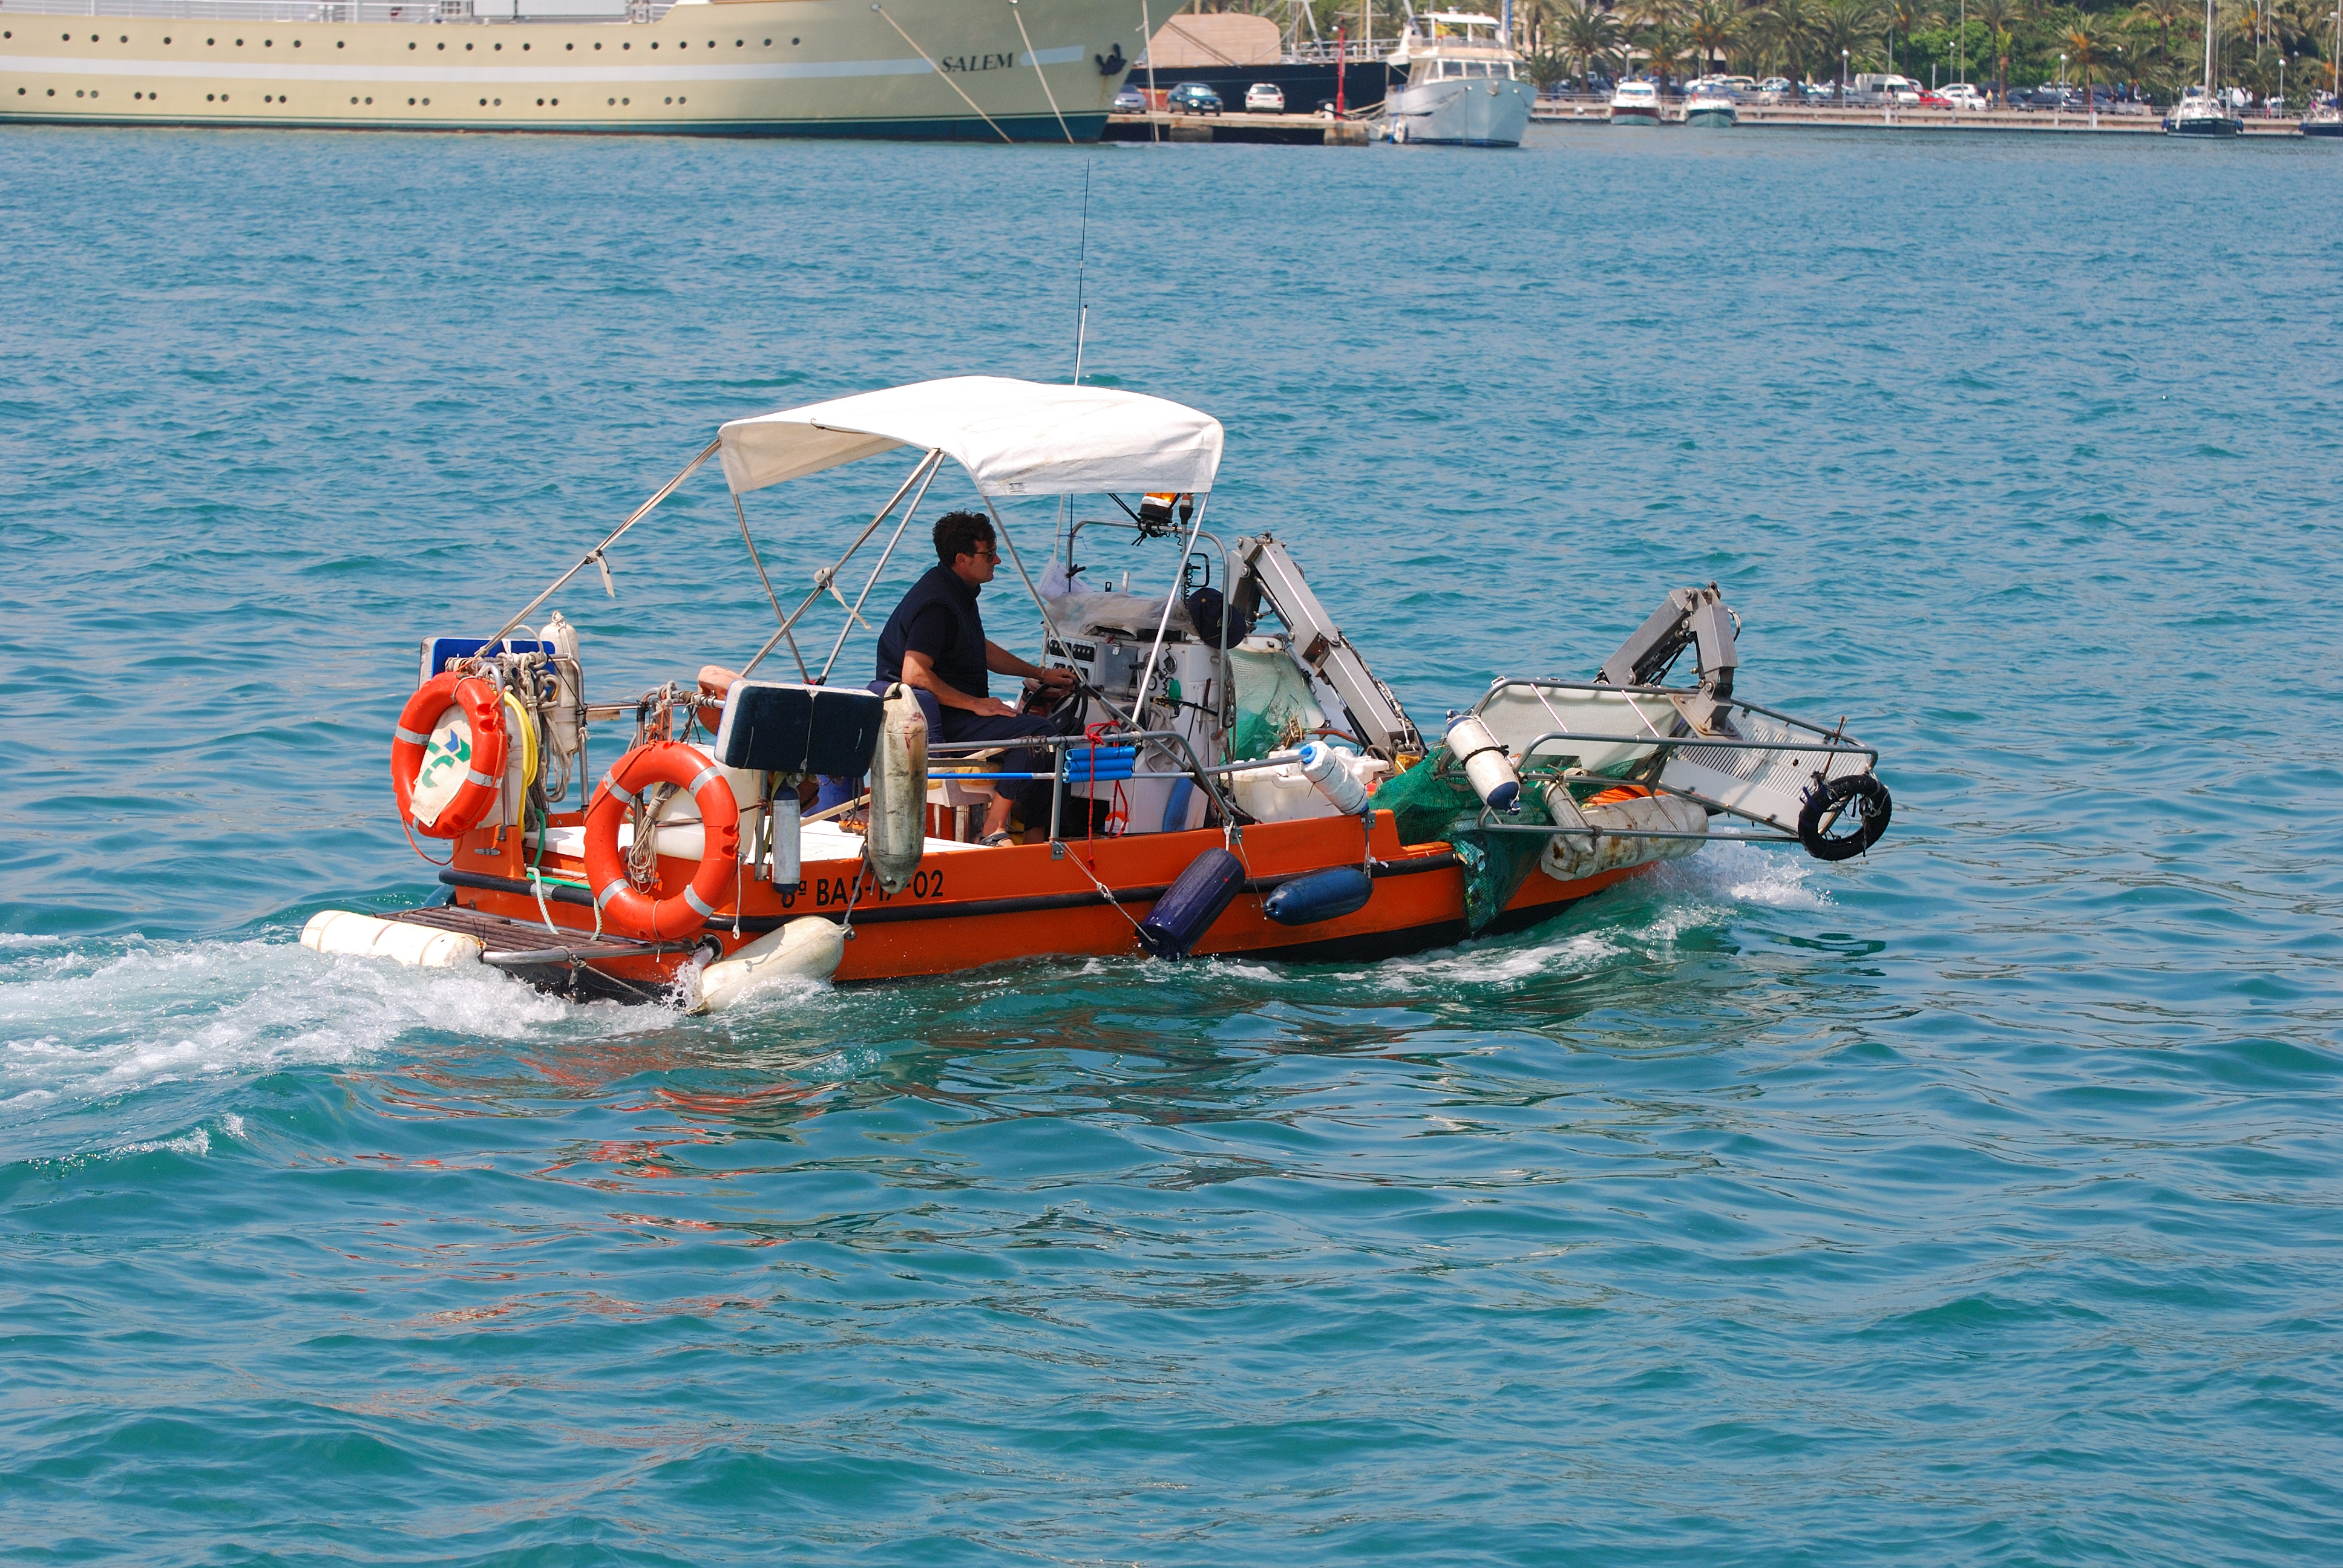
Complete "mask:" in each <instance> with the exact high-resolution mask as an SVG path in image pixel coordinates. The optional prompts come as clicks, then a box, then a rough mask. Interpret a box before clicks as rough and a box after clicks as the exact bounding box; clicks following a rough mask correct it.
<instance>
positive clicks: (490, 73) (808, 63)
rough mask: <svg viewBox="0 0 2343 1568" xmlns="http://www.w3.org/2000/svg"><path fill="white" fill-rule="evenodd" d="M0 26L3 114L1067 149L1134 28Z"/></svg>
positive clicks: (904, 1)
mask: <svg viewBox="0 0 2343 1568" xmlns="http://www.w3.org/2000/svg"><path fill="white" fill-rule="evenodd" d="M186 8H188V9H194V8H196V7H192V6H190V7H186ZM319 9H320V10H321V11H327V12H330V11H331V10H333V9H334V8H333V7H332V6H321V7H319ZM344 9H346V10H347V6H346V7H344ZM385 9H386V8H385V7H383V6H380V5H369V6H368V7H367V11H368V13H369V14H372V13H376V12H381V11H384V10H385ZM412 9H413V10H414V12H415V14H416V15H427V11H428V8H427V7H424V6H417V7H414V8H412ZM1020 20H1021V21H1022V24H1023V27H1022V31H1021V30H1020V26H1019V23H1020ZM0 31H4V32H5V37H0V120H11V121H18V122H25V121H34V122H49V123H59V122H64V123H72V124H82V125H86V124H104V125H168V126H191V125H193V126H296V127H309V128H342V129H361V130H440V131H550V132H573V133H592V134H627V133H634V134H644V133H652V134H670V135H672V134H685V135H699V136H909V137H933V138H943V139H961V140H987V141H1003V140H1007V141H1077V142H1094V141H1096V140H1097V139H1098V138H1099V135H1100V133H1101V131H1102V130H1103V129H1104V128H1105V125H1106V116H1107V108H1108V105H1109V103H1110V102H1111V99H1112V97H1113V95H1114V93H1115V91H1116V89H1117V88H1118V87H1120V86H1121V82H1122V77H1123V71H1124V68H1123V65H1122V57H1123V55H1125V54H1127V53H1129V52H1130V46H1131V45H1132V44H1133V43H1134V42H1135V41H1136V40H1137V39H1138V38H1139V37H1140V36H1141V34H1140V29H1139V15H1138V7H1137V6H1136V5H1130V4H1126V0H1022V3H1021V5H1018V7H1017V8H1016V9H1015V10H1011V8H1010V7H1008V6H1006V5H1002V6H1000V7H998V8H997V9H996V8H994V7H990V6H985V7H975V6H968V5H956V4H953V3H952V0H890V4H888V5H885V6H884V7H883V8H882V7H881V6H880V5H871V4H870V3H869V0H725V3H718V4H695V5H678V6H676V7H675V8H673V9H672V10H669V11H668V12H667V13H666V14H665V15H662V16H660V17H659V19H658V20H656V21H588V22H568V21H562V22H545V21H532V22H525V23H518V24H516V23H500V22H494V21H489V20H479V21H475V20H472V19H469V18H465V19H460V20H458V21H455V22H452V23H445V24H442V23H434V22H421V23H417V22H410V21H404V20H402V21H386V22H335V21H314V22H253V21H209V20H202V19H196V20H188V19H186V18H184V17H181V18H172V19H163V18H156V17H116V18H108V19H101V18H93V17H89V16H86V15H83V16H73V15H45V14H41V13H36V12H25V11H17V10H15V9H13V8H12V9H9V10H6V11H5V12H0ZM1101 58H1104V59H1105V60H1106V62H1107V63H1108V65H1111V67H1112V69H1111V70H1107V69H1102V68H1101V65H1100V64H1099V62H1100V60H1101Z"/></svg>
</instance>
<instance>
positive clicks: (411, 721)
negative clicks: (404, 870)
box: [390, 669, 509, 839]
mask: <svg viewBox="0 0 2343 1568" xmlns="http://www.w3.org/2000/svg"><path fill="white" fill-rule="evenodd" d="M451 708H460V709H463V710H464V720H465V722H466V723H468V724H469V725H470V726H471V727H472V755H471V757H470V758H469V759H466V761H465V774H464V783H463V787H462V788H461V789H458V790H457V791H456V796H455V799H452V800H449V801H448V802H447V805H445V806H443V807H441V808H440V809H439V815H438V816H437V818H436V819H433V820H431V821H429V822H417V821H416V819H415V786H416V783H417V778H416V776H417V774H418V773H420V772H421V771H422V770H423V760H424V749H425V748H426V747H427V746H429V745H430V744H431V732H432V731H433V730H435V729H438V728H439V716H440V715H441V714H443V713H445V712H447V710H448V709H451ZM508 739H509V738H508V736H507V734H506V732H505V705H504V700H503V699H502V697H501V696H500V694H499V693H498V690H497V689H496V688H495V687H494V686H491V685H490V684H489V683H488V682H487V681H485V680H482V679H481V678H479V677H478V676H477V675H458V674H457V673H456V672H455V671H454V670H452V669H451V670H446V671H443V672H441V673H440V674H438V675H435V676H433V677H432V678H430V679H428V680H427V681H425V682H424V683H423V684H422V685H421V686H419V687H417V689H416V691H415V695H414V696H412V697H410V698H408V699H407V706H406V708H404V709H401V710H400V712H399V715H398V727H397V729H393V730H392V731H391V732H390V788H391V790H392V792H393V793H394V794H396V795H397V797H398V814H399V815H400V816H401V817H403V818H405V819H407V821H409V822H413V823H414V825H415V828H416V829H417V831H418V832H420V833H422V834H423V835H424V836H425V837H426V838H431V839H457V838H461V837H462V836H463V835H464V834H466V833H468V832H470V831H471V830H472V829H475V828H477V827H478V826H479V825H480V824H481V823H482V822H485V821H487V820H488V813H489V812H490V811H492V810H494V809H496V804H497V796H498V793H499V792H500V791H502V789H504V782H505V748H506V745H507V743H508Z"/></svg>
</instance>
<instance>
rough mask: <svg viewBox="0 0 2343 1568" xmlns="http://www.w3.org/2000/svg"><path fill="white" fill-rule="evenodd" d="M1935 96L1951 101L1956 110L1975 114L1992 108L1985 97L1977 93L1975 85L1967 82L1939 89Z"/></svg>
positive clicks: (1955, 83)
mask: <svg viewBox="0 0 2343 1568" xmlns="http://www.w3.org/2000/svg"><path fill="white" fill-rule="evenodd" d="M1936 95H1937V96H1938V97H1940V98H1946V99H1949V100H1951V102H1952V106H1953V107H1955V108H1956V109H1966V110H1970V111H1972V112H1975V111H1978V110H1983V109H1986V108H1990V107H1991V106H1992V105H1991V104H1990V103H1989V102H1988V101H1987V100H1986V95H1984V94H1983V93H1980V92H1978V91H1977V90H1976V85H1974V84H1973V83H1969V82H1954V83H1952V84H1950V85H1946V86H1942V87H1939V88H1937V89H1936Z"/></svg>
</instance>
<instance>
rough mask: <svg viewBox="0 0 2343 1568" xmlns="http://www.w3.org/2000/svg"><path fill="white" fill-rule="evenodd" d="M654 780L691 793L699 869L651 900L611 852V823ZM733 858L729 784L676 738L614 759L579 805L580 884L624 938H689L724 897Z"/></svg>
mask: <svg viewBox="0 0 2343 1568" xmlns="http://www.w3.org/2000/svg"><path fill="white" fill-rule="evenodd" d="M654 784H673V785H675V786H677V787H678V788H679V789H689V790H690V791H691V798H692V799H693V800H694V801H695V802H696V803H697V804H698V805H699V826H700V836H701V839H702V847H701V850H700V856H699V870H698V871H697V872H695V873H694V874H693V876H692V879H691V882H690V884H689V886H688V887H686V888H685V889H684V890H683V891H681V892H679V893H677V894H675V895H673V896H672V897H669V898H664V899H658V900H654V899H653V898H652V897H651V896H650V894H649V893H647V892H645V891H643V890H641V889H640V888H638V887H636V886H635V885H634V884H633V883H632V882H630V881H628V879H627V863H626V860H625V858H624V857H622V856H621V855H620V854H619V853H618V824H619V823H620V822H622V821H624V820H625V819H626V818H627V815H628V812H629V811H631V810H632V809H633V808H634V805H635V803H636V801H638V800H639V799H641V798H642V791H644V790H646V789H649V788H650V787H651V786H652V785H654ZM649 831H657V829H655V828H654V829H649ZM739 858H740V809H739V805H738V804H737V803H736V802H735V801H734V800H733V799H732V786H731V785H730V784H729V783H727V782H726V781H725V779H724V774H723V771H722V770H721V769H719V768H718V767H717V766H716V764H714V763H713V762H710V761H709V759H707V758H706V757H705V756H704V755H702V754H701V753H700V752H699V751H697V750H695V749H692V748H691V747H689V746H686V745H684V744H683V743H682V742H681V741H679V740H654V741H653V742H651V743H650V744H649V746H639V747H637V748H636V749H634V750H632V751H629V752H628V753H627V754H626V755H625V756H624V757H621V758H619V759H618V761H617V762H616V763H615V764H613V765H612V767H611V769H610V774H609V777H608V778H607V779H603V780H602V783H601V786H600V787H599V788H598V789H596V790H595V791H594V799H593V800H592V801H591V802H590V803H589V804H588V806H587V808H586V882H587V885H588V887H590V888H592V889H593V890H594V902H595V903H596V904H598V905H599V906H600V907H601V909H602V912H603V916H602V918H603V919H604V920H608V922H609V923H610V924H611V925H612V926H614V927H616V928H617V929H618V930H620V931H623V932H625V933H626V934H627V935H628V936H633V937H640V938H642V939H643V940H647V941H657V940H659V938H660V937H661V935H662V934H664V935H666V936H669V937H679V936H688V935H689V934H690V933H691V932H693V931H696V930H699V928H700V927H702V926H704V925H706V924H707V923H708V921H709V918H710V917H712V916H713V915H714V914H715V913H716V908H717V904H718V901H719V900H722V899H725V898H729V896H730V895H731V893H732V890H733V879H734V878H735V877H736V876H738V875H739V868H738V865H737V864H736V862H738V861H739Z"/></svg>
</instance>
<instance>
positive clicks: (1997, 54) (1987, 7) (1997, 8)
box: [1969, 0, 2026, 108]
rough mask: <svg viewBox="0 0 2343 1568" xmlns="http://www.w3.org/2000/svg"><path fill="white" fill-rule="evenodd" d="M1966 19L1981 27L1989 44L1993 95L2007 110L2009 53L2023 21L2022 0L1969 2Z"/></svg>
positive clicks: (2023, 7)
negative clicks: (1972, 18) (1983, 25)
mask: <svg viewBox="0 0 2343 1568" xmlns="http://www.w3.org/2000/svg"><path fill="white" fill-rule="evenodd" d="M1969 15H1972V16H1974V17H1976V19H1977V20H1978V21H1980V22H1982V23H1984V24H1985V35H1986V37H1987V38H1990V39H1991V40H1993V55H1994V67H1993V95H1994V98H1995V100H1996V102H1998V103H1999V104H2000V105H2001V106H2003V107H2004V108H2006V107H2008V106H2009V50H2010V45H2012V44H2013V43H2014V42H2015V35H2016V31H2017V25H2018V24H2019V23H2020V22H2023V21H2025V20H2026V0H1969Z"/></svg>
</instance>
